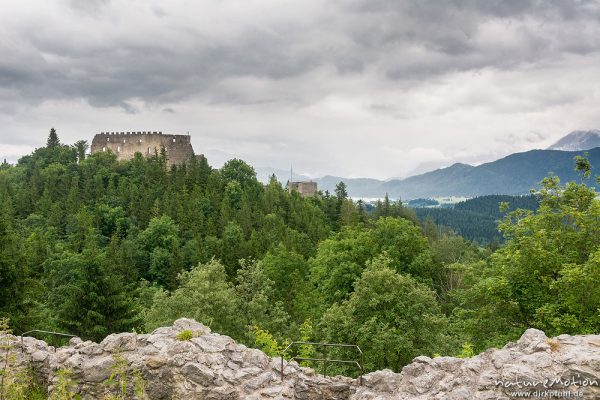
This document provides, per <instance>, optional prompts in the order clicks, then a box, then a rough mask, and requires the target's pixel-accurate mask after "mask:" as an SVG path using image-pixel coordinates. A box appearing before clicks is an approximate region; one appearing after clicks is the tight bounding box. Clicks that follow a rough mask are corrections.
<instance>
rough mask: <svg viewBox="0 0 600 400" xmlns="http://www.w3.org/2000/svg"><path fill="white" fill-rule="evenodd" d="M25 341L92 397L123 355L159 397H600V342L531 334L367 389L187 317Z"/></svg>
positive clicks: (38, 367) (36, 363)
mask: <svg viewBox="0 0 600 400" xmlns="http://www.w3.org/2000/svg"><path fill="white" fill-rule="evenodd" d="M183 330H191V331H192V332H193V336H194V337H193V338H191V339H190V340H183V341H181V340H178V339H177V335H178V334H179V333H180V332H181V331H183ZM18 340H20V338H15V345H16V353H17V354H16V355H17V356H18V362H19V363H21V364H27V365H30V366H32V367H33V368H34V370H35V371H36V373H37V374H38V375H39V377H40V378H41V379H42V380H46V381H47V382H48V384H49V389H50V390H52V389H53V386H54V385H55V384H56V382H57V377H56V371H58V370H61V369H68V370H70V371H72V378H73V380H74V381H76V382H77V387H76V390H77V391H78V392H79V393H80V394H81V395H82V397H83V398H84V399H102V398H104V397H105V396H106V395H108V394H109V393H110V392H111V391H114V390H115V388H114V387H111V386H110V385H107V384H106V383H105V382H106V381H107V379H108V378H109V376H110V375H111V373H112V372H113V371H114V365H115V354H118V357H119V359H121V360H125V361H123V363H124V364H126V365H127V368H128V369H129V370H130V371H139V373H140V374H141V375H142V376H143V378H144V381H145V383H146V393H147V398H149V399H152V400H154V399H212V400H236V399H249V400H251V399H306V400H312V399H315V400H316V399H319V400H323V399H331V400H388V399H389V400H391V399H394V400H396V399H399V400H400V399H420V400H425V399H510V398H518V395H517V392H536V391H537V392H538V393H537V394H538V395H539V396H538V397H544V398H553V397H552V396H551V394H554V395H557V396H555V397H554V398H565V397H566V396H564V393H563V395H558V394H559V392H565V391H568V392H581V394H582V395H583V396H582V397H581V398H584V399H595V398H600V386H598V385H599V384H600V336H598V335H587V336H586V335H583V336H567V335H562V336H559V337H557V338H555V339H551V340H550V339H548V338H547V337H546V336H545V335H544V333H543V332H541V331H538V330H535V329H529V330H527V331H526V332H525V334H524V335H523V336H522V337H521V339H520V340H519V341H518V342H516V343H510V344H508V345H507V346H505V347H504V348H503V349H490V350H488V351H486V352H484V353H482V354H480V355H478V356H475V357H473V358H470V359H459V358H453V357H437V358H434V359H431V358H429V357H424V356H421V357H417V358H415V359H414V360H413V362H412V363H411V364H409V365H407V366H406V367H404V369H403V370H402V372H401V373H394V372H392V371H388V370H384V371H378V372H374V373H370V374H368V375H365V376H364V378H363V383H362V385H360V384H359V381H358V380H354V379H351V378H345V377H335V378H323V377H322V376H320V375H317V374H316V373H315V371H314V370H312V369H310V368H301V367H299V366H298V364H296V363H295V362H289V363H288V362H285V361H284V379H283V381H282V380H281V359H280V358H270V357H267V356H266V355H265V354H264V353H262V352H261V351H259V350H255V349H250V348H247V347H245V346H243V345H240V344H236V343H235V342H234V341H233V340H232V339H231V338H229V337H227V336H222V335H218V334H215V333H211V332H210V329H209V328H207V327H205V326H204V325H202V324H199V323H197V322H195V321H193V320H189V319H180V320H178V321H176V322H175V323H174V324H173V326H171V327H165V328H159V329H157V330H155V331H154V332H152V333H151V334H147V335H136V334H133V333H121V334H114V335H110V336H108V337H106V338H105V339H104V340H103V341H102V342H101V343H93V342H82V341H81V340H79V339H72V340H71V342H70V344H69V346H66V347H61V348H56V349H55V348H53V347H51V346H48V345H47V344H46V343H45V342H43V341H40V340H36V339H34V338H29V337H26V338H23V349H22V351H20V350H19V346H20V342H19V341H18ZM130 389H131V388H130ZM552 391H554V392H552ZM542 392H545V394H542ZM533 394H536V393H533ZM532 397H533V396H532ZM132 398H134V397H132ZM567 398H568V397H567ZM570 398H573V395H571V397H570Z"/></svg>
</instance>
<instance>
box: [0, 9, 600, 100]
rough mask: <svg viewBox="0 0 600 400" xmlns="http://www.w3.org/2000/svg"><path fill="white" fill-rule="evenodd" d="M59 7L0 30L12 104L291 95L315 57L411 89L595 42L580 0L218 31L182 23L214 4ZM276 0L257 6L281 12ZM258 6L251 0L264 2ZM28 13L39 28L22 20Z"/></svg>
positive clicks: (341, 12) (339, 12) (248, 23)
mask: <svg viewBox="0 0 600 400" xmlns="http://www.w3.org/2000/svg"><path fill="white" fill-rule="evenodd" d="M65 4H66V5H67V7H65V8H64V9H59V10H54V12H55V13H56V14H55V15H54V16H53V17H51V18H45V19H42V18H40V19H39V20H37V19H35V18H33V19H31V20H28V21H27V22H24V23H21V24H19V23H8V26H9V28H8V29H9V33H10V35H8V36H5V37H4V39H1V40H0V52H1V53H2V54H8V57H7V58H3V59H2V60H0V86H1V87H2V88H4V89H8V90H14V91H15V92H16V93H18V94H16V96H17V98H16V99H13V100H16V101H18V102H24V103H33V104H35V103H38V102H41V101H44V100H48V99H74V98H75V99H77V98H81V99H84V100H86V101H87V102H89V103H90V104H91V105H93V106H97V107H105V106H120V107H122V108H123V109H124V110H125V111H127V112H135V110H136V109H135V107H134V106H132V105H131V104H130V102H131V100H135V99H139V100H141V101H143V102H147V103H159V104H169V103H176V102H178V101H182V100H185V99H187V98H190V97H196V98H200V99H204V101H207V102H224V103H240V104H254V103H259V104H263V103H268V102H270V101H279V102H288V103H290V104H302V103H310V102H311V101H314V100H315V99H318V98H320V97H321V96H324V95H325V94H326V93H327V92H328V91H329V90H330V89H329V85H330V84H331V82H328V81H319V80H311V79H309V78H306V79H305V80H302V77H304V76H308V75H310V73H311V72H312V71H315V70H317V69H318V68H323V67H331V68H333V69H334V71H335V72H334V74H336V75H337V76H341V77H343V76H345V75H353V74H357V75H361V74H373V79H374V80H375V81H378V82H380V84H381V85H385V84H386V81H391V82H396V83H398V84H401V85H414V84H421V83H422V82H423V81H428V80H432V79H436V78H437V77H440V76H443V75H444V74H447V73H451V72H457V71H458V72H460V71H470V70H479V69H483V68H518V67H519V66H521V65H523V64H526V63H537V64H540V63H545V62H552V61H554V60H556V59H560V58H561V57H562V55H563V54H564V53H568V52H571V53H577V54H588V53H592V52H597V51H598V50H599V49H600V35H598V34H599V33H600V31H599V30H598V18H599V15H600V10H599V7H598V2H591V1H578V2H567V1H526V0H515V1H506V0H505V1H476V0H455V1H427V0H425V1H417V0H414V1H396V0H363V1H350V2H346V3H344V2H335V3H334V2H323V3H322V4H320V5H319V4H317V6H316V7H313V8H307V10H306V12H305V14H300V15H288V16H287V17H288V18H284V21H280V20H278V19H276V18H275V19H268V18H267V19H264V18H263V19H262V20H261V21H260V22H258V23H255V22H254V21H253V18H252V15H243V14H242V15H239V16H237V17H234V18H233V19H231V20H228V23H230V24H232V25H231V29H230V30H229V29H222V30H220V31H206V30H203V29H202V25H203V22H198V23H197V24H196V23H195V22H194V20H195V18H194V15H202V14H209V18H210V14H211V13H215V15H217V16H218V14H219V10H218V8H219V4H220V3H211V2H206V3H204V5H199V4H198V3H183V2H181V3H180V2H169V3H168V4H167V3H165V4H164V5H163V6H160V5H156V4H154V5H149V6H148V9H145V8H140V9H139V10H136V9H132V8H131V7H130V6H129V7H128V6H126V4H127V3H118V2H114V1H113V2H109V1H105V0H95V1H89V2H78V1H67V2H66V3H65ZM282 4H283V3H278V2H273V3H272V4H270V7H273V8H274V9H276V11H277V12H279V13H282V12H283V13H284V14H285V6H284V5H282ZM140 7H141V6H140ZM270 7H267V6H266V3H265V12H267V10H268V9H269V8H270ZM188 8H189V10H188ZM173 15H174V16H173ZM169 18H170V19H169ZM37 21H39V22H40V23H42V21H44V22H45V24H43V25H42V26H38V27H35V29H33V26H32V22H37ZM9 22H10V21H9ZM237 78H254V79H257V80H264V81H267V82H268V83H270V84H271V85H272V86H275V87H276V86H277V85H279V84H281V82H282V81H285V80H286V79H299V81H300V82H298V83H297V84H298V85H300V86H308V87H312V88H313V90H311V91H306V90H303V91H298V92H296V91H294V90H290V91H289V93H290V94H289V95H288V96H284V95H282V94H281V93H278V96H272V95H270V94H269V93H268V92H267V91H268V90H270V89H272V86H269V87H258V88H257V87H252V86H251V85H250V86H249V87H244V86H243V85H240V86H239V87H235V88H232V87H225V86H226V85H224V83H226V82H227V81H228V80H230V79H237ZM292 92H293V93H295V94H291V93H292Z"/></svg>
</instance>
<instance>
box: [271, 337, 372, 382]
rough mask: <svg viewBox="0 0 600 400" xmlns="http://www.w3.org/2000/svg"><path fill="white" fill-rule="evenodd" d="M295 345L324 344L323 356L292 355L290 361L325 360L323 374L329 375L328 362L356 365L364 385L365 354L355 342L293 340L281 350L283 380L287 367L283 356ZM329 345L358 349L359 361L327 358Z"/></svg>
mask: <svg viewBox="0 0 600 400" xmlns="http://www.w3.org/2000/svg"><path fill="white" fill-rule="evenodd" d="M295 345H310V346H322V347H323V358H313V357H298V356H295V357H291V358H290V359H289V361H322V362H323V376H325V375H327V363H337V364H352V365H355V366H356V369H357V371H358V372H359V376H358V379H359V384H360V385H362V376H363V373H364V370H363V365H364V355H363V352H362V350H361V349H360V347H358V346H357V345H355V344H338V343H316V342H291V343H290V344H289V345H288V346H287V347H286V348H285V349H284V350H283V351H282V352H281V381H282V382H283V378H284V374H283V369H284V368H285V367H284V365H283V361H284V360H283V358H284V355H285V354H286V352H287V351H288V350H289V349H290V348H291V347H292V346H295ZM328 347H342V348H353V349H356V350H357V351H358V358H359V359H358V361H357V360H336V359H331V358H327V348H328Z"/></svg>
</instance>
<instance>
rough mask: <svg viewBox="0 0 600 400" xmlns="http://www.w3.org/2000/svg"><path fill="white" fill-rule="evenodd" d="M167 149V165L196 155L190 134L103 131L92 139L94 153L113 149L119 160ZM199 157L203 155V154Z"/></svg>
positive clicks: (159, 152)
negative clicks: (136, 154)
mask: <svg viewBox="0 0 600 400" xmlns="http://www.w3.org/2000/svg"><path fill="white" fill-rule="evenodd" d="M163 149H164V150H165V153H166V155H167V165H169V166H171V165H179V164H183V163H186V162H188V161H190V159H191V158H192V157H194V149H193V148H192V143H191V138H190V136H189V135H163V133H162V132H145V131H144V132H101V133H99V134H97V135H96V136H94V139H93V140H92V147H91V152H92V154H95V153H101V152H107V151H112V152H113V153H114V154H115V155H116V156H117V160H130V159H132V158H133V156H134V154H135V153H141V154H143V155H144V156H146V157H150V156H153V155H154V154H156V153H158V154H161V152H162V150H163ZM198 157H203V156H202V155H200V156H198Z"/></svg>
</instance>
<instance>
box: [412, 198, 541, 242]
mask: <svg viewBox="0 0 600 400" xmlns="http://www.w3.org/2000/svg"><path fill="white" fill-rule="evenodd" d="M538 202H539V198H538V197H537V196H534V195H528V196H508V195H488V196H480V197H475V198H472V199H469V200H466V201H462V202H460V203H457V204H455V205H454V206H453V207H449V208H416V209H415V212H416V214H417V217H419V220H421V222H422V223H424V222H425V221H426V219H427V218H431V219H432V220H433V222H434V223H435V224H436V225H439V226H441V227H446V228H449V229H452V230H453V231H455V232H456V233H458V234H459V235H461V236H462V237H464V238H466V239H469V240H472V241H475V242H477V243H479V244H489V243H497V242H501V241H502V234H501V233H500V232H499V231H498V223H499V221H500V219H501V218H503V217H504V216H506V214H507V213H508V212H511V211H514V210H516V209H523V210H532V211H535V210H537V208H538ZM502 203H506V204H507V205H508V207H507V208H506V209H505V210H501V207H500V205H501V204H502Z"/></svg>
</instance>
